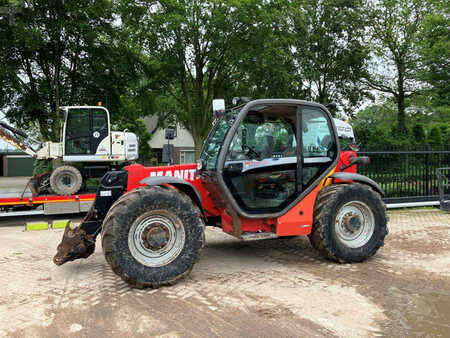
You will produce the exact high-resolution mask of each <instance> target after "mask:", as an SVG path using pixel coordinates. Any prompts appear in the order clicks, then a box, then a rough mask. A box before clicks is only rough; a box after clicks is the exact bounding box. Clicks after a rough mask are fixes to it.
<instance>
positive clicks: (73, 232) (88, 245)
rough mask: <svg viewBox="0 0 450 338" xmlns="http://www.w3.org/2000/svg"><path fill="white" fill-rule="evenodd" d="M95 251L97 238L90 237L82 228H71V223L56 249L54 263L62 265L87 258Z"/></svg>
mask: <svg viewBox="0 0 450 338" xmlns="http://www.w3.org/2000/svg"><path fill="white" fill-rule="evenodd" d="M94 251H95V237H94V235H88V234H87V233H86V231H84V230H83V229H82V228H81V227H79V226H78V227H75V228H73V229H72V228H71V227H70V221H68V222H67V225H66V227H65V229H64V235H63V238H62V240H61V243H60V244H59V245H58V247H57V248H56V255H55V257H53V263H55V264H56V265H62V264H64V263H66V262H70V261H74V260H76V259H79V258H87V257H89V256H90V255H92V254H93V253H94Z"/></svg>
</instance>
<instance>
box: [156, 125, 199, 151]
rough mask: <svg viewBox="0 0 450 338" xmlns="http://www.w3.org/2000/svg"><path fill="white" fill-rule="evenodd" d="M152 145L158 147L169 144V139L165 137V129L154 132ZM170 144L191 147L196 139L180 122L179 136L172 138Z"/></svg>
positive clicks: (178, 126)
mask: <svg viewBox="0 0 450 338" xmlns="http://www.w3.org/2000/svg"><path fill="white" fill-rule="evenodd" d="M149 144H150V147H152V148H155V149H158V148H162V147H163V144H167V140H166V138H165V131H164V129H158V130H156V131H155V133H154V134H153V137H152V139H151V140H150V141H149ZM170 144H173V145H174V147H179V148H190V147H192V148H193V147H194V139H193V138H192V136H191V134H190V133H189V131H187V130H186V129H185V128H183V127H181V126H180V125H179V124H178V125H177V137H175V139H173V140H170Z"/></svg>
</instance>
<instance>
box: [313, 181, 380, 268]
mask: <svg viewBox="0 0 450 338" xmlns="http://www.w3.org/2000/svg"><path fill="white" fill-rule="evenodd" d="M386 224H387V216H386V206H385V204H384V202H383V201H382V200H381V197H380V195H379V194H378V193H376V192H375V191H373V190H372V189H370V188H369V187H368V186H366V185H363V184H357V183H354V184H337V185H331V186H328V187H325V188H323V189H322V190H321V191H320V192H319V194H318V196H317V199H316V203H315V206H314V223H313V228H312V232H311V234H310V235H309V239H310V241H311V244H312V246H313V247H314V248H316V249H317V250H318V251H319V252H320V253H321V254H323V255H324V256H326V257H328V258H329V259H331V260H334V261H337V262H340V263H351V262H363V261H365V260H367V259H368V258H369V257H372V256H373V255H375V253H376V252H377V251H378V249H379V248H380V247H382V246H383V244H384V238H385V236H386V234H387V233H388V230H387V225H386Z"/></svg>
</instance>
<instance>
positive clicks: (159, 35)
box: [122, 0, 280, 157]
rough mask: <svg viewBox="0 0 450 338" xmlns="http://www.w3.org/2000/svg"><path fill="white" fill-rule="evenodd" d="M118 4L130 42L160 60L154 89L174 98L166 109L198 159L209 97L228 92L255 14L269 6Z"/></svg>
mask: <svg viewBox="0 0 450 338" xmlns="http://www.w3.org/2000/svg"><path fill="white" fill-rule="evenodd" d="M122 5H123V7H122V20H123V22H124V25H125V26H126V27H127V29H130V30H131V31H132V32H133V39H134V40H135V41H136V42H135V43H136V44H137V45H140V46H142V52H143V53H144V54H145V55H148V56H151V57H153V58H155V59H156V60H158V62H159V63H160V66H161V74H163V76H161V77H160V78H159V81H160V85H161V86H160V88H159V89H160V92H161V93H162V95H164V96H170V97H171V98H172V99H173V101H174V102H175V105H174V106H172V107H168V109H171V110H172V111H173V112H174V113H176V115H177V120H178V121H179V122H180V123H181V124H182V125H183V126H184V127H185V128H186V129H187V130H188V131H189V132H190V133H191V134H192V137H193V139H194V143H195V152H196V157H198V156H199V154H200V151H201V147H202V145H203V141H204V139H205V138H206V136H207V134H208V131H209V129H210V128H211V124H212V119H213V116H212V111H211V102H212V99H213V98H217V97H219V96H222V97H224V96H225V95H229V93H226V92H225V90H226V89H228V88H230V87H233V85H232V84H231V81H232V79H233V78H234V76H236V73H237V69H238V67H239V60H242V59H243V55H248V45H249V44H250V42H251V41H252V39H253V38H254V37H255V36H261V35H260V34H258V33H257V32H259V30H260V29H262V28H261V27H260V26H259V23H262V22H261V20H260V18H261V17H262V15H263V14H267V15H268V13H271V12H270V11H266V8H267V7H270V6H272V4H271V2H270V1H269V2H266V3H264V4H262V3H261V2H260V1H256V0H245V1H234V0H226V1H219V0H208V1H199V0H193V1H187V0H160V1H142V2H136V3H131V4H130V3H129V2H128V1H123V3H122ZM278 20H280V19H278ZM269 21H270V20H269V19H267V20H265V22H269ZM271 24H273V22H272V23H271ZM262 26H264V25H262ZM254 52H255V53H257V51H254ZM246 53H247V54H246Z"/></svg>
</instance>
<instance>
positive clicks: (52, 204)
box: [0, 177, 95, 217]
mask: <svg viewBox="0 0 450 338" xmlns="http://www.w3.org/2000/svg"><path fill="white" fill-rule="evenodd" d="M27 182H28V178H27V177H2V178H0V217H4V216H25V215H39V214H44V215H57V214H68V213H80V212H87V211H88V210H89V208H90V207H91V205H92V203H93V201H94V199H95V193H94V192H87V193H81V194H76V195H71V196H59V195H42V196H34V197H33V196H32V194H31V191H30V190H29V189H28V188H25V187H26V184H27Z"/></svg>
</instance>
